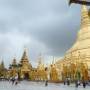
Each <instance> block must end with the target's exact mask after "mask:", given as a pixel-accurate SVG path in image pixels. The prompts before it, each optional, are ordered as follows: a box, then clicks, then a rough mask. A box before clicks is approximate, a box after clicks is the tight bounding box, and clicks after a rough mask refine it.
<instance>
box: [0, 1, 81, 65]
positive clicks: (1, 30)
mask: <svg viewBox="0 0 90 90" xmlns="http://www.w3.org/2000/svg"><path fill="white" fill-rule="evenodd" d="M79 28H80V6H79V5H74V4H72V5H71V6H70V7H69V6H68V0H0V58H1V59H0V61H2V59H3V60H4V62H5V65H8V64H9V63H11V62H12V59H13V58H14V57H16V59H17V61H18V62H19V61H20V58H21V56H22V53H23V50H24V47H27V49H28V50H27V51H28V55H29V59H30V62H31V63H32V64H33V65H35V64H36V63H37V61H38V60H37V58H38V55H39V54H40V53H42V55H43V58H44V62H50V60H49V59H50V57H51V56H54V57H62V56H63V55H64V54H65V52H66V51H67V50H68V49H69V48H70V47H71V46H72V45H73V43H74V41H75V39H76V33H77V31H78V30H79Z"/></svg>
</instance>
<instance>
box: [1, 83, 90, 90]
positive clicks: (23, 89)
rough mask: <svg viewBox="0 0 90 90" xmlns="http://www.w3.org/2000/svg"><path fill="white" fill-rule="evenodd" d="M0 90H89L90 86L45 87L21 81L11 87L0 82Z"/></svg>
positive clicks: (49, 85)
mask: <svg viewBox="0 0 90 90" xmlns="http://www.w3.org/2000/svg"><path fill="white" fill-rule="evenodd" d="M0 90H90V86H87V87H86V88H83V87H82V86H80V87H78V88H75V86H74V85H70V86H64V85H63V84H53V83H49V84H48V86H47V87H45V83H41V82H37V83H36V82H28V81H22V82H20V83H19V84H18V85H12V83H9V82H7V81H2V82H0Z"/></svg>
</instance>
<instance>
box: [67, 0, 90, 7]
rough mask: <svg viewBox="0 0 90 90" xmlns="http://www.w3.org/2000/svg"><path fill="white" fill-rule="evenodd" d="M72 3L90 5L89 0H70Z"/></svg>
mask: <svg viewBox="0 0 90 90" xmlns="http://www.w3.org/2000/svg"><path fill="white" fill-rule="evenodd" d="M72 3H76V4H81V5H87V6H90V1H89V0H87V1H86V0H69V5H71V4H72Z"/></svg>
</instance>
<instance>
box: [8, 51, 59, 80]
mask: <svg viewBox="0 0 90 90" xmlns="http://www.w3.org/2000/svg"><path fill="white" fill-rule="evenodd" d="M38 59H39V60H38V66H37V68H34V67H32V65H31V63H30V62H29V59H28V56H27V52H26V50H24V53H23V55H22V57H21V60H20V62H19V63H17V62H16V59H15V58H14V59H13V61H12V64H10V67H9V70H8V75H9V77H14V76H15V75H17V74H18V76H19V78H20V79H27V80H33V81H45V80H50V81H53V80H58V76H57V74H58V73H57V71H56V67H55V65H52V67H51V69H50V70H49V69H48V68H49V67H48V66H47V67H45V65H44V63H43V62H42V57H41V55H40V56H39V58H38ZM48 72H50V73H48ZM48 75H49V77H50V78H49V79H48Z"/></svg>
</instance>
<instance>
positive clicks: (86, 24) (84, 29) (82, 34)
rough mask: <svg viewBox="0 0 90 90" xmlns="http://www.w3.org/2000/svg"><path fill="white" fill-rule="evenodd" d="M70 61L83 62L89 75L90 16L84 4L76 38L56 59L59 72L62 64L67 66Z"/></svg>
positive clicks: (74, 62)
mask: <svg viewBox="0 0 90 90" xmlns="http://www.w3.org/2000/svg"><path fill="white" fill-rule="evenodd" d="M71 63H73V64H75V65H77V63H83V64H84V65H85V67H87V70H88V74H89V75H90V73H89V72H90V16H89V11H88V9H87V7H86V6H85V5H82V6H81V25H80V30H79V32H78V34H77V39H76V41H75V43H74V45H73V46H72V47H71V48H70V49H69V50H68V51H67V52H66V54H65V56H64V57H63V58H62V60H58V61H57V63H56V64H57V67H58V69H59V70H60V72H62V71H63V66H69V65H70V64H71ZM78 68H79V67H78ZM64 69H65V68H64ZM69 69H70V68H69ZM64 71H65V70H64ZM66 71H67V70H66ZM61 74H62V73H61Z"/></svg>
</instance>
